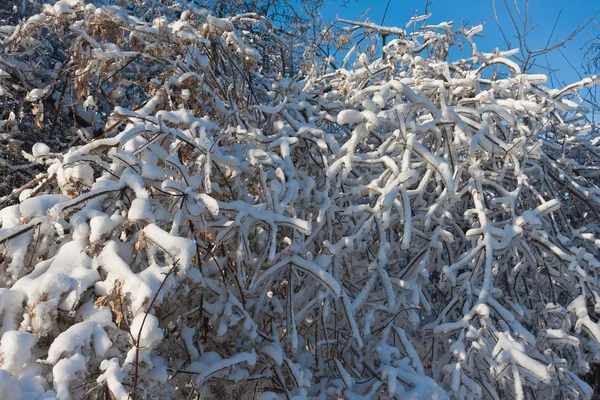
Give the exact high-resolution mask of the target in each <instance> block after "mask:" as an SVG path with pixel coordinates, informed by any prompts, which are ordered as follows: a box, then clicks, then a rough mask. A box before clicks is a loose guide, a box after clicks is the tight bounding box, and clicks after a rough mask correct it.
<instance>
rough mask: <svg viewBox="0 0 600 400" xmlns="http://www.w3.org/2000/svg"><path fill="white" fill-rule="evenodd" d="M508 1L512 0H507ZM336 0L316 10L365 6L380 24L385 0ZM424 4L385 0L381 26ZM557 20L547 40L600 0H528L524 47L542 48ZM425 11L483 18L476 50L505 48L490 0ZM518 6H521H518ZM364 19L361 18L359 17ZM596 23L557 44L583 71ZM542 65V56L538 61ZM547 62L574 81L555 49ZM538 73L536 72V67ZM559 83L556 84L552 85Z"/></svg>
mask: <svg viewBox="0 0 600 400" xmlns="http://www.w3.org/2000/svg"><path fill="white" fill-rule="evenodd" d="M517 1H518V4H519V6H523V5H524V4H525V1H524V0H517ZM508 2H509V3H510V4H512V3H513V1H512V0H508ZM342 3H343V2H342V0H337V1H335V0H325V7H324V9H323V10H322V15H323V17H324V19H325V20H329V19H334V18H335V16H336V15H339V17H340V18H345V19H357V18H359V17H360V15H361V14H362V13H363V12H364V11H365V10H367V9H368V10H369V11H368V12H367V14H366V15H365V17H367V18H369V20H370V21H372V22H374V23H377V24H379V23H381V20H382V17H383V15H384V10H385V8H386V4H387V0H358V1H357V0H350V1H349V2H348V4H346V6H342ZM424 9H425V0H419V1H403V0H391V1H390V5H389V9H388V11H387V14H386V17H385V22H384V25H387V26H404V24H405V23H406V21H408V19H409V18H410V17H411V16H413V15H415V13H416V12H417V13H418V14H422V13H423V10H424ZM561 9H562V13H561V15H560V20H559V22H558V25H557V26H556V29H555V31H554V34H553V36H552V39H551V44H554V43H556V42H557V41H559V40H562V39H564V38H566V37H567V36H568V35H569V34H570V33H571V32H572V31H573V30H574V29H575V28H577V26H578V25H579V23H580V22H581V20H583V18H584V17H585V16H586V14H587V16H588V17H592V16H593V15H594V14H596V12H597V11H598V10H599V9H600V0H530V3H529V18H530V20H531V22H532V24H533V25H535V24H536V23H539V25H538V26H537V28H536V29H535V30H533V32H532V33H530V35H529V41H530V42H531V44H530V46H529V47H535V48H537V47H544V46H545V44H546V42H547V41H548V37H549V36H550V32H551V30H552V27H553V26H554V22H555V20H556V18H557V16H558V15H559V13H560V12H561ZM496 10H497V11H498V17H499V18H500V21H501V22H502V24H503V28H504V27H507V28H506V29H505V34H506V35H507V36H508V38H509V41H510V42H511V44H512V47H513V48H515V47H518V46H519V45H518V41H517V39H515V38H514V29H512V22H511V20H510V18H509V17H508V13H507V12H506V8H505V5H504V1H503V0H496ZM428 11H429V13H430V14H432V16H431V19H430V23H439V22H443V21H454V23H455V27H460V25H461V22H462V21H463V20H464V21H465V25H466V26H467V27H470V26H473V25H477V24H479V23H483V26H484V30H483V32H482V34H483V35H484V37H482V38H477V39H476V41H477V43H478V47H479V49H480V50H481V51H485V52H487V51H493V50H494V48H496V47H498V48H500V49H502V50H503V49H505V48H506V45H505V44H504V39H503V38H502V36H501V34H500V31H499V29H498V26H497V24H496V21H495V20H494V14H493V11H492V3H491V0H435V1H434V2H433V4H432V5H430V6H429V10H428ZM522 11H523V10H522ZM363 20H364V17H363ZM595 22H596V24H594V22H592V23H591V24H590V25H588V27H587V28H585V29H584V30H583V31H582V32H581V33H580V34H579V35H578V36H577V37H576V38H575V40H573V41H571V42H570V43H568V44H567V45H566V47H565V48H563V49H562V52H563V54H564V55H565V56H566V57H567V58H568V59H569V61H570V62H571V63H572V64H573V65H574V66H575V67H576V68H577V70H578V71H579V73H581V74H582V75H583V69H582V68H581V60H582V58H583V54H584V50H583V49H582V48H583V47H584V46H585V43H586V42H587V41H588V40H590V39H592V38H594V37H596V36H598V35H600V28H599V27H598V24H599V23H600V16H598V15H597V16H596V18H595ZM539 62H540V63H542V64H546V59H542V60H539ZM548 63H549V64H550V66H551V67H552V68H557V69H560V70H559V71H558V72H557V73H556V75H555V78H556V79H558V80H560V81H563V82H572V81H576V80H578V79H579V78H578V76H577V73H576V72H575V71H573V69H572V68H571V67H570V66H569V65H568V63H567V62H566V61H565V60H564V58H563V56H561V55H560V53H558V52H556V51H555V52H553V53H551V54H550V55H549V56H548ZM536 72H540V71H536ZM558 86H560V85H558Z"/></svg>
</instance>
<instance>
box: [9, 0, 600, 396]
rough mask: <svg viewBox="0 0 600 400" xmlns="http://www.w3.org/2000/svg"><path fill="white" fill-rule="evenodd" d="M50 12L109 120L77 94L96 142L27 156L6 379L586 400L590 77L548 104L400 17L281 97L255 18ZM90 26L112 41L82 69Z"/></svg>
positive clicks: (132, 388) (527, 80) (283, 82)
mask: <svg viewBox="0 0 600 400" xmlns="http://www.w3.org/2000/svg"><path fill="white" fill-rule="evenodd" d="M74 4H75V3H74ZM72 7H74V11H73V12H62V13H55V14H56V15H54V14H49V16H48V17H47V18H50V19H52V21H54V22H56V23H57V24H59V26H62V25H60V24H67V25H68V24H72V23H73V22H74V21H78V20H82V19H83V20H84V23H79V24H78V25H77V27H78V29H74V30H72V31H73V32H75V33H73V34H75V35H77V37H79V38H81V40H79V41H77V46H79V47H77V49H76V51H75V50H74V51H73V54H72V57H73V63H75V65H76V64H77V63H81V64H80V65H79V68H78V70H80V71H86V73H89V74H91V75H90V76H91V78H89V77H88V78H89V81H90V82H97V81H98V80H97V79H96V78H94V76H95V75H94V74H100V73H101V74H103V76H104V75H107V74H108V75H109V76H110V77H111V78H110V86H111V87H112V88H119V87H121V85H122V87H123V88H126V97H125V98H123V97H121V98H119V97H117V96H112V97H111V99H112V100H111V99H109V97H108V96H107V95H106V93H103V91H102V90H100V89H101V87H102V85H100V86H98V87H97V88H98V90H95V91H91V90H88V89H86V88H85V87H81V90H84V91H85V93H84V95H85V96H86V97H88V96H89V97H91V99H90V100H89V101H88V102H87V104H95V107H97V108H98V109H102V110H105V115H106V121H105V125H104V126H105V128H106V129H105V130H104V132H105V133H104V136H105V137H104V138H101V139H96V140H93V141H90V143H87V144H85V145H83V146H79V147H74V148H72V149H71V150H70V151H69V152H67V153H66V154H60V155H56V154H50V153H48V152H47V151H45V148H44V147H43V146H39V147H37V148H34V154H33V155H32V156H31V158H32V159H35V160H37V161H39V162H46V163H49V164H51V165H50V167H49V169H48V177H47V179H45V180H44V186H43V187H40V188H38V186H36V184H32V185H31V186H32V187H34V188H36V189H35V190H34V191H30V189H22V192H21V193H20V194H19V204H16V205H14V206H10V207H7V208H5V209H3V210H2V211H1V212H0V223H1V224H2V226H1V227H0V246H2V247H0V250H1V251H2V252H3V253H2V255H3V259H2V261H1V262H2V268H3V269H4V271H5V276H4V278H2V279H3V282H4V285H5V287H6V289H0V296H5V297H6V298H13V297H14V299H16V300H14V301H11V302H10V306H7V307H6V308H5V309H4V310H3V311H2V313H3V317H4V318H5V321H8V322H4V324H3V325H2V331H3V332H12V333H10V335H12V336H10V335H9V336H7V338H8V337H13V336H15V337H16V336H18V335H25V336H23V338H22V339H20V340H23V341H25V342H26V343H27V345H22V346H24V348H25V350H24V352H26V351H28V349H35V354H36V356H37V357H40V359H41V360H40V362H39V363H38V364H35V366H34V368H31V369H28V370H27V371H24V370H21V369H20V368H18V367H17V366H14V365H12V366H11V365H9V366H4V364H3V368H7V369H8V370H9V372H10V373H11V374H13V375H14V376H25V375H26V374H33V375H40V376H41V375H42V374H43V375H44V376H48V377H49V378H48V379H49V380H48V381H46V380H44V382H45V383H44V384H45V385H47V387H44V388H43V389H44V390H45V389H49V388H50V387H53V388H54V389H55V390H56V391H57V392H58V393H60V394H61V395H63V394H65V393H71V394H72V395H73V396H76V397H78V398H80V397H82V396H83V395H84V394H85V393H86V392H87V393H88V394H89V393H95V392H94V391H102V390H105V391H106V392H110V395H111V396H113V397H114V398H118V399H126V398H128V397H130V396H132V397H140V398H141V397H152V396H158V397H159V398H187V397H189V398H192V397H194V396H198V395H202V396H204V397H205V398H206V397H213V398H244V396H247V397H251V395H252V394H254V393H255V392H256V391H258V392H259V393H262V396H263V398H265V399H270V398H288V399H291V398H292V397H293V396H301V397H307V396H311V397H316V398H338V397H340V396H346V397H348V398H351V396H352V394H357V395H364V396H376V395H380V396H383V397H385V396H393V397H395V398H402V397H404V396H406V395H409V394H410V395H413V396H415V397H419V398H424V399H425V398H427V399H428V398H435V397H436V396H437V397H438V398H444V397H446V396H452V397H455V398H472V397H485V398H504V397H513V396H514V397H518V398H532V390H533V389H535V391H536V397H538V394H537V393H539V396H545V397H549V396H550V397H556V396H562V397H572V398H577V397H590V396H591V393H592V389H591V388H590V387H589V386H588V385H587V384H586V383H584V382H583V381H582V380H581V379H580V378H581V377H582V376H584V375H585V374H586V373H587V371H588V370H589V368H590V363H592V362H596V361H597V360H598V357H600V349H599V346H600V326H599V325H598V322H597V320H598V314H597V312H598V311H597V308H596V307H598V304H600V303H599V300H600V299H599V298H598V285H599V282H598V272H597V271H598V267H599V266H600V263H599V262H598V259H597V257H598V244H597V240H598V239H597V237H598V235H597V232H596V229H597V224H598V220H597V215H598V214H599V211H600V210H599V209H598V207H599V206H600V197H599V192H598V188H597V186H598V181H597V180H598V171H597V168H596V167H595V165H597V160H596V159H597V158H598V157H599V155H600V149H598V146H597V144H598V143H597V140H595V139H594V138H593V137H591V135H589V134H587V133H588V132H589V131H590V130H591V129H592V126H591V125H590V124H588V123H586V122H585V116H586V111H585V109H584V108H583V107H582V106H581V105H580V101H579V99H578V97H577V91H578V90H580V89H582V88H586V87H588V86H591V85H594V84H596V81H597V80H596V78H595V77H594V78H587V79H585V80H583V81H581V82H577V83H575V84H573V85H570V86H568V87H567V88H565V89H563V90H552V89H548V88H546V87H545V86H543V83H544V81H545V77H544V76H539V75H528V74H523V73H521V71H520V69H519V67H518V66H517V65H516V64H515V63H514V62H513V61H511V60H510V58H509V57H510V55H511V54H514V52H510V53H502V52H495V53H487V54H486V53H481V52H480V51H478V50H477V48H476V47H475V43H474V40H473V37H474V35H475V34H477V33H478V32H480V31H481V27H480V26H477V27H474V28H472V29H470V30H466V29H462V30H460V31H458V32H453V31H452V25H451V24H440V25H437V26H429V25H427V24H426V18H417V19H415V20H412V21H410V22H409V24H407V25H406V26H405V27H404V28H403V29H400V28H382V27H378V26H377V25H374V24H370V23H369V24H366V23H365V24H358V25H356V26H351V28H350V30H349V31H350V32H351V33H352V35H361V34H365V35H367V37H368V39H367V40H365V42H364V43H367V42H369V40H376V38H377V36H378V32H380V33H381V34H382V35H383V36H385V37H386V44H385V45H382V42H378V43H374V42H371V43H369V49H368V51H367V49H366V48H365V50H364V51H363V49H362V48H361V45H360V43H363V42H362V41H359V42H358V43H359V44H358V45H357V46H354V47H353V48H352V50H351V53H350V55H349V56H348V57H347V58H346V60H345V61H344V65H346V66H347V65H350V64H352V66H351V67H348V68H349V69H340V70H325V69H324V68H329V67H326V65H331V63H329V64H328V63H322V62H314V63H312V64H310V65H311V66H312V67H307V70H308V73H307V75H306V76H304V77H303V79H302V80H300V79H292V78H286V77H282V76H281V75H277V74H276V73H277V71H275V72H273V70H268V71H265V70H261V69H260V65H261V63H260V60H261V57H267V56H272V54H270V55H269V54H262V55H261V54H260V53H259V52H258V51H256V50H255V49H254V48H252V47H250V46H249V44H248V43H250V42H252V41H258V40H260V38H259V37H257V36H256V35H254V34H253V33H252V30H248V29H246V28H247V27H248V25H247V24H254V23H261V24H262V23H264V21H262V20H261V19H260V18H257V17H256V16H254V15H246V16H243V17H236V18H232V19H222V18H215V17H212V16H210V15H209V14H208V13H207V12H206V11H201V10H197V9H195V8H193V7H192V8H191V9H190V10H188V11H185V12H184V13H182V15H181V17H180V18H178V19H177V18H176V17H175V16H173V15H171V14H166V16H165V18H164V19H157V20H155V21H154V22H152V23H147V22H144V21H142V20H140V19H133V18H131V17H128V16H126V15H125V14H124V11H123V10H122V9H119V8H110V7H103V8H101V9H99V10H97V11H95V12H94V14H93V15H92V14H90V13H91V11H90V10H89V9H86V8H84V6H83V5H81V4H76V5H72ZM98 16H102V18H104V19H105V20H110V21H112V22H111V23H115V24H117V25H119V26H118V29H116V31H115V32H119V29H121V30H123V31H131V34H129V35H127V36H125V35H122V36H119V37H118V38H119V40H118V42H119V43H120V44H119V45H117V44H114V43H113V44H111V45H106V43H104V46H100V47H98V46H97V45H96V44H95V42H97V41H106V40H107V38H108V36H106V37H103V36H102V35H101V34H100V32H101V30H100V31H98V30H97V28H96V27H95V25H93V24H87V23H86V22H85V21H88V22H89V21H91V20H92V18H100V17H98ZM344 22H345V23H348V22H349V21H344ZM417 23H419V24H418V25H419V26H420V28H419V29H414V30H411V27H415V26H416V25H417ZM265 24H266V23H265ZM265 26H267V27H268V24H266V25H265ZM38 28H39V27H38ZM265 29H267V28H265ZM198 32H200V33H198ZM106 34H108V33H106ZM273 34H274V33H273ZM459 34H460V35H463V37H466V39H467V41H468V42H469V43H471V44H472V46H473V53H472V56H471V57H469V58H468V59H462V60H458V61H451V62H450V61H447V60H446V57H447V55H448V51H447V49H448V46H450V45H451V42H450V41H453V40H455V38H456V37H457V35H459ZM396 36H397V37H396ZM142 39H143V41H142ZM374 45H378V46H379V47H380V48H381V50H380V51H374V50H373V49H374V48H375V47H374ZM21 46H24V47H26V46H31V44H28V43H27V42H26V41H25V42H23V43H22V44H21ZM365 46H366V45H365ZM126 49H127V51H128V52H125V51H124V50H126ZM131 49H136V50H135V52H137V53H136V54H132V53H131V52H132V51H133V50H131ZM440 49H445V50H444V51H440ZM94 51H95V52H94ZM158 51H160V52H162V54H160V53H157V52H158ZM265 51H266V50H265ZM159 54H160V55H161V60H157V59H156V58H154V57H155V56H158V55H159ZM92 55H93V56H92ZM77 57H80V58H79V59H78V58H77ZM274 59H276V57H275V58H274ZM152 60H154V61H152ZM152 62H156V63H157V64H156V65H157V67H156V68H155V69H154V70H152V71H153V72H154V75H153V76H152V80H151V81H150V82H149V83H148V84H147V83H146V82H137V81H135V80H133V79H131V78H132V76H135V73H136V71H137V69H138V68H143V67H144V68H145V67H146V66H147V65H148V63H150V64H151V63H152ZM498 65H500V66H504V67H503V68H506V69H507V71H508V76H507V77H506V78H505V79H497V78H496V77H494V76H491V75H490V74H491V72H490V70H492V69H494V68H495V67H496V66H498ZM92 67H93V68H92ZM282 69H283V70H285V67H282ZM96 71H100V72H96ZM111 90H112V89H111ZM123 90H125V89H123ZM92 100H93V101H92ZM109 100H110V101H109ZM80 183H85V184H86V186H82V185H80ZM28 196H33V197H31V198H28ZM13 199H14V196H13V197H11V201H12V200H13ZM73 254H77V260H76V262H75V263H73V260H70V257H73ZM55 282H59V284H55ZM11 296H12V297H11ZM21 298H22V299H24V300H25V302H26V307H25V308H23V307H22V305H21V303H20V301H18V300H19V299H21ZM7 304H8V303H7ZM590 305H594V307H590ZM7 315H8V317H6V316H7ZM66 328H68V329H66ZM17 331H19V332H17ZM62 331H64V332H62ZM25 332H29V333H25ZM61 332H62V333H61ZM5 335H6V333H5ZM74 337H79V338H82V339H80V341H79V342H77V343H76V345H72V343H73V340H75V339H74ZM4 340H5V339H4V336H3V338H2V343H4ZM6 340H7V341H8V340H9V339H6ZM7 343H8V342H7ZM65 343H68V345H65ZM6 346H8V345H6ZM27 346H28V347H27ZM25 354H26V353H25ZM29 356H31V354H29ZM30 358H31V357H30ZM6 359H7V358H5V360H6ZM27 361H28V362H31V360H27ZM3 362H5V361H3ZM65 368H67V369H68V370H70V371H72V373H71V374H70V375H69V374H65V373H64V371H65ZM85 371H97V372H98V373H99V374H101V375H100V378H98V379H96V376H93V375H90V374H88V373H86V372H85ZM223 381H226V382H227V384H226V385H223ZM40 385H43V384H40ZM255 389H256V390H255ZM40 390H41V389H40Z"/></svg>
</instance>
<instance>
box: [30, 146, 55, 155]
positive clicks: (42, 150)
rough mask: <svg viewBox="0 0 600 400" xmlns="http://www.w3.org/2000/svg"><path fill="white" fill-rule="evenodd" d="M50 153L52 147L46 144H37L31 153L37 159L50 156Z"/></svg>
mask: <svg viewBox="0 0 600 400" xmlns="http://www.w3.org/2000/svg"><path fill="white" fill-rule="evenodd" d="M50 152H51V151H50V147H48V145H47V144H45V143H36V144H34V145H33V148H32V150H31V153H32V154H33V156H34V157H35V158H38V157H43V156H46V155H48V154H50Z"/></svg>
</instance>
